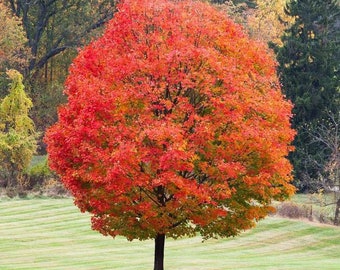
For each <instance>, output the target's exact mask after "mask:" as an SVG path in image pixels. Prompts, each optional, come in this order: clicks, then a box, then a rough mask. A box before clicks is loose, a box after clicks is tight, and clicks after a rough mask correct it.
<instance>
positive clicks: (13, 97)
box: [0, 69, 37, 187]
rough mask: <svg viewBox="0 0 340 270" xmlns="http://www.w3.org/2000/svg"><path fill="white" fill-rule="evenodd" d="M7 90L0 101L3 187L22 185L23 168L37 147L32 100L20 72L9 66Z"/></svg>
mask: <svg viewBox="0 0 340 270" xmlns="http://www.w3.org/2000/svg"><path fill="white" fill-rule="evenodd" d="M7 75H8V77H9V78H10V79H11V80H12V82H11V83H10V85H9V86H10V88H9V94H8V95H7V96H6V97H5V98H4V99H3V100H2V101H1V102H0V164H1V167H0V179H1V180H2V181H1V182H2V183H1V184H2V186H4V187H15V186H17V185H19V187H22V186H23V181H22V180H23V179H22V176H23V171H24V169H25V168H27V166H28V165H29V163H30V161H31V159H32V157H33V154H34V153H35V151H36V148H37V143H36V132H35V128H34V123H33V121H32V119H31V118H30V117H29V114H28V113H29V110H30V109H31V108H32V101H31V99H30V98H29V97H28V96H27V95H26V93H25V91H24V85H23V82H22V79H23V76H22V75H21V74H20V73H19V72H18V71H16V70H13V69H12V70H8V71H7Z"/></svg>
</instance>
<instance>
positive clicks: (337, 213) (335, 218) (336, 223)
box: [334, 199, 340, 226]
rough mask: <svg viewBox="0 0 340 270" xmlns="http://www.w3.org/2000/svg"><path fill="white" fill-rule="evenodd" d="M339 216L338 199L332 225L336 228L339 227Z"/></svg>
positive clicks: (339, 203) (339, 206)
mask: <svg viewBox="0 0 340 270" xmlns="http://www.w3.org/2000/svg"><path fill="white" fill-rule="evenodd" d="M339 214H340V199H338V201H337V203H336V206H335V215H334V225H336V226H339V225H340V220H339Z"/></svg>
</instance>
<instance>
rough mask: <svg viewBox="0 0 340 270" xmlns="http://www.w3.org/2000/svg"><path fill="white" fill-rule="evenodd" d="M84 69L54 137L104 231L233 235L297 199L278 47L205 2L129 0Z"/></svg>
mask: <svg viewBox="0 0 340 270" xmlns="http://www.w3.org/2000/svg"><path fill="white" fill-rule="evenodd" d="M118 10H119V11H118V12H117V13H116V15H115V17H114V19H112V20H111V21H110V23H109V24H108V25H107V29H106V31H105V33H104V35H103V36H102V37H101V38H99V39H98V40H97V41H94V42H93V43H91V44H90V45H89V46H87V47H86V48H84V49H83V50H82V51H81V52H80V53H79V55H78V57H77V58H76V59H75V60H74V63H73V65H72V67H71V69H70V75H69V77H68V80H67V83H66V90H65V92H66V94H67V95H68V103H67V104H66V105H65V106H64V107H62V108H61V109H60V111H59V121H58V123H56V124H55V125H54V126H53V127H52V128H50V129H49V131H48V132H47V135H46V142H47V144H48V152H49V159H50V165H51V167H52V168H53V169H54V170H55V171H57V172H58V173H59V174H60V176H61V177H62V180H63V182H64V183H65V185H66V187H67V188H69V189H70V190H71V192H72V194H73V195H74V197H75V203H76V205H77V206H78V207H79V208H80V209H81V210H82V211H88V212H90V213H92V214H93V217H92V224H93V228H94V229H96V230H98V231H100V232H101V233H103V234H105V235H107V234H109V235H112V236H115V235H118V234H120V235H124V236H126V237H127V238H128V239H135V238H138V239H147V238H154V237H155V236H156V235H157V234H166V235H167V236H170V237H179V236H182V235H193V234H194V233H195V232H199V233H201V234H202V236H203V237H205V238H209V237H212V236H216V235H219V236H231V235H236V234H237V233H238V232H239V231H240V230H243V229H248V228H250V227H252V226H253V225H254V220H258V219H260V218H263V217H264V216H265V215H266V214H268V212H269V211H271V210H272V208H271V207H270V203H271V200H272V199H275V200H281V199H284V198H286V197H287V196H289V195H290V194H292V193H293V192H294V188H293V187H292V186H291V185H290V184H289V181H290V179H291V175H290V172H291V166H290V164H289V162H288V161H287V159H286V158H285V157H286V156H287V154H288V153H289V151H290V150H291V147H290V146H289V145H290V142H291V141H292V139H293V137H294V131H293V130H292V129H291V128H290V123H289V119H290V115H291V107H292V106H291V104H290V103H289V102H288V101H285V100H284V97H283V96H282V94H281V92H280V86H279V82H278V79H277V76H276V72H275V68H276V66H275V62H274V60H273V57H272V55H271V54H270V53H269V52H268V50H267V48H266V47H265V46H263V45H261V44H259V43H256V42H254V41H251V40H250V39H249V38H248V37H247V36H246V35H245V34H243V33H242V29H241V28H240V27H239V26H237V25H235V24H234V23H233V22H232V21H231V20H229V19H228V18H227V17H226V16H225V15H224V14H222V13H220V12H218V11H216V10H215V9H214V8H213V7H211V6H209V5H207V4H205V3H201V2H198V1H197V2H196V1H190V0H184V1H165V0H125V1H123V3H122V4H120V5H119V7H118Z"/></svg>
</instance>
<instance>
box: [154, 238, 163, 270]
mask: <svg viewBox="0 0 340 270" xmlns="http://www.w3.org/2000/svg"><path fill="white" fill-rule="evenodd" d="M164 244H165V234H157V236H156V239H155V261H154V268H153V269H154V270H164Z"/></svg>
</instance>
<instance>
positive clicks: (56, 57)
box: [0, 0, 340, 191]
mask: <svg viewBox="0 0 340 270" xmlns="http://www.w3.org/2000/svg"><path fill="white" fill-rule="evenodd" d="M210 2H212V3H214V4H216V5H217V6H218V7H219V8H221V9H224V10H225V11H226V12H228V13H229V15H230V16H231V17H233V18H234V20H235V21H237V22H239V23H241V24H243V26H244V28H245V29H246V30H247V31H248V32H249V34H250V35H251V36H253V37H254V38H256V39H258V40H261V41H263V42H267V43H269V44H270V46H271V47H272V48H273V49H274V51H275V53H276V55H277V59H278V63H279V65H278V71H279V74H280V78H281V83H282V86H283V90H284V92H285V94H286V96H287V97H288V98H289V99H291V100H292V102H293V103H294V105H295V107H294V120H293V126H294V128H296V129H297V130H298V132H299V133H298V136H297V137H296V139H295V142H294V145H295V147H296V151H295V152H294V153H293V154H292V155H291V157H290V159H291V161H292V163H293V165H294V172H295V185H296V186H297V187H298V188H299V189H300V191H308V190H312V191H315V190H317V189H320V188H325V187H328V188H329V187H330V188H332V189H335V190H336V188H337V186H338V185H339V174H338V170H339V145H338V140H339V133H338V124H339V107H340V106H339V105H340V104H339V93H340V88H339V63H340V56H339V52H340V50H339V28H340V18H339V1H336V0H291V1H289V2H288V3H286V1H284V0H276V1H269V0H249V1H242V0H239V1H237V0H234V1H223V0H222V1H221V0H211V1H210ZM115 5H116V1H114V0H94V1H83V0H71V1H64V0H0V17H1V20H0V26H1V29H2V31H1V32H0V69H1V73H0V74H1V75H0V98H1V99H3V98H5V96H6V95H7V94H8V89H9V87H8V84H9V83H10V81H11V80H10V79H9V77H8V76H7V75H6V73H5V71H6V69H10V68H12V69H16V70H18V71H19V72H20V73H21V74H23V76H24V79H23V82H24V84H25V86H26V88H25V89H26V92H27V94H28V96H29V97H30V98H31V99H32V102H33V104H34V106H33V108H32V109H31V110H30V114H29V115H30V117H31V118H32V119H33V121H34V124H35V128H36V130H37V131H39V132H40V138H41V137H42V135H43V134H44V131H45V129H46V128H47V127H48V126H50V125H51V124H52V123H54V122H55V121H56V107H57V106H58V105H59V104H61V103H62V102H64V99H65V98H64V96H63V94H62V90H63V84H64V80H65V78H66V76H67V73H68V67H69V65H70V63H71V61H72V59H73V58H74V56H75V55H76V54H77V48H79V47H82V46H84V45H85V44H87V43H88V42H89V41H90V40H91V39H93V38H95V37H96V36H98V35H100V33H101V31H102V29H103V25H104V24H105V22H107V21H108V20H110V19H111V18H112V17H113V16H114V12H115ZM38 144H39V147H38V153H40V154H44V153H45V152H44V151H45V149H44V145H43V144H42V143H41V140H40V139H39V138H38Z"/></svg>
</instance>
